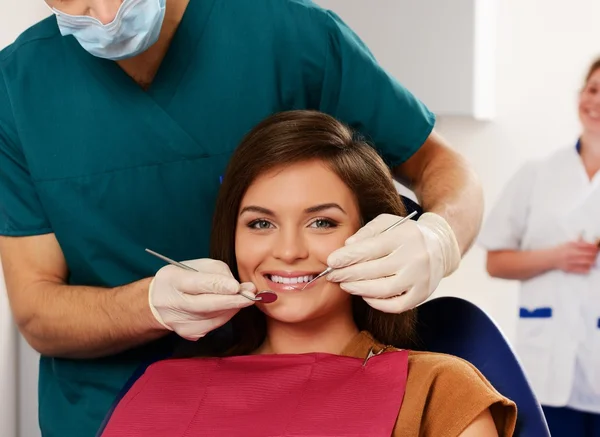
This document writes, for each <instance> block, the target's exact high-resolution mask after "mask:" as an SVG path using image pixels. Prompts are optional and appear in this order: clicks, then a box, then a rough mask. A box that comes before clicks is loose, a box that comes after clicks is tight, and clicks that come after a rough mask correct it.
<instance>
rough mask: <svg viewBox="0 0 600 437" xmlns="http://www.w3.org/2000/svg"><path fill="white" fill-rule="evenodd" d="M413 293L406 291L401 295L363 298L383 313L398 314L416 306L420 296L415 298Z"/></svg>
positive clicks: (419, 301) (420, 300)
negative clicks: (383, 297) (385, 297)
mask: <svg viewBox="0 0 600 437" xmlns="http://www.w3.org/2000/svg"><path fill="white" fill-rule="evenodd" d="M414 294H415V293H412V292H406V293H404V294H403V295H401V296H394V297H391V298H388V299H372V298H365V299H364V300H365V302H366V303H367V304H368V305H369V306H370V307H372V308H374V309H376V310H379V311H381V312H384V313H390V314H400V313H403V312H405V311H408V310H412V309H413V308H415V307H417V306H418V305H419V304H420V303H421V302H422V299H421V298H416V297H415V296H414Z"/></svg>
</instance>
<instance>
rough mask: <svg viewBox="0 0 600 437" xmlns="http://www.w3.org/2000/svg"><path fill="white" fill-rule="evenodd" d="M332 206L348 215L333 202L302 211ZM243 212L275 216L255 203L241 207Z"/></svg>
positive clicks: (309, 211)
mask: <svg viewBox="0 0 600 437" xmlns="http://www.w3.org/2000/svg"><path fill="white" fill-rule="evenodd" d="M332 208H335V209H339V210H340V211H341V212H343V213H344V214H346V215H348V214H347V213H346V211H344V208H342V207H341V206H340V205H338V204H337V203H333V202H332V203H322V204H320V205H315V206H311V207H310V208H306V209H305V210H304V212H305V213H306V214H314V213H315V212H321V211H325V210H327V209H332ZM245 212H254V213H258V214H264V215H268V216H271V217H275V216H276V215H277V214H275V213H274V212H273V211H271V210H270V209H267V208H264V207H262V206H257V205H248V206H245V207H243V208H242V209H241V210H240V215H242V214H244V213H245Z"/></svg>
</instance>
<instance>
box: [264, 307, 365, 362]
mask: <svg viewBox="0 0 600 437" xmlns="http://www.w3.org/2000/svg"><path fill="white" fill-rule="evenodd" d="M356 334H358V328H357V327H356V324H355V323H354V320H353V318H352V314H351V312H350V313H345V314H340V315H338V316H333V317H332V316H327V317H326V318H322V319H315V320H311V321H309V322H303V323H283V322H280V321H278V320H274V319H271V318H268V317H267V337H266V339H265V341H264V343H263V344H262V345H261V346H260V347H259V348H258V350H257V351H256V352H255V353H257V354H304V353H311V352H323V353H330V354H339V353H341V352H342V350H343V349H344V347H346V345H347V344H348V343H349V342H350V341H351V340H352V338H353V337H354V336H355V335H356Z"/></svg>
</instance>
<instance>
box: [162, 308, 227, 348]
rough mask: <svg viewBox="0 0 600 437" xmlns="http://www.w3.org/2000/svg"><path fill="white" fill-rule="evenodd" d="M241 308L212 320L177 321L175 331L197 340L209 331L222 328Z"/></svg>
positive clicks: (188, 338)
mask: <svg viewBox="0 0 600 437" xmlns="http://www.w3.org/2000/svg"><path fill="white" fill-rule="evenodd" d="M238 311H239V310H229V311H225V312H223V313H221V314H220V315H219V316H217V317H214V318H212V319H210V320H200V321H197V320H185V321H181V322H179V323H176V324H175V326H174V331H175V332H176V333H177V335H179V336H180V337H182V338H185V339H186V340H189V341H197V340H199V339H200V338H202V337H204V336H205V335H206V334H208V333H209V332H211V331H213V330H215V329H217V328H220V327H221V326H223V325H224V324H225V323H227V322H228V321H229V320H231V318H232V317H233V316H235V315H236V314H237V312H238Z"/></svg>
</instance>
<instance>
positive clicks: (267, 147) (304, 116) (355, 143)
mask: <svg viewBox="0 0 600 437" xmlns="http://www.w3.org/2000/svg"><path fill="white" fill-rule="evenodd" d="M309 160H320V161H322V162H324V163H325V164H326V165H327V166H328V167H329V168H330V169H331V170H332V171H333V172H335V173H336V174H337V176H338V177H339V178H340V179H341V180H342V181H343V182H344V183H345V184H346V185H347V186H348V187H349V188H350V190H352V192H353V193H354V194H355V195H356V198H357V200H358V204H359V205H358V206H359V211H360V214H361V219H362V222H363V223H366V222H368V221H370V220H372V219H374V218H375V217H376V216H378V215H379V214H382V213H389V214H395V215H405V208H404V205H403V204H402V201H401V199H400V196H399V194H398V192H397V190H396V188H395V186H394V183H393V179H392V175H391V172H390V170H389V168H388V167H387V166H386V165H385V163H384V161H383V160H382V159H381V157H380V156H379V155H378V154H377V153H376V151H375V150H374V149H373V148H372V147H371V146H369V145H368V144H367V143H366V142H365V141H363V140H362V139H361V138H359V137H358V136H357V135H356V134H355V133H354V132H353V131H352V130H351V129H350V128H349V127H347V126H345V125H344V124H342V123H340V122H339V121H337V120H336V119H334V118H333V117H330V116H329V115H326V114H323V113H320V112H316V111H288V112H282V113H278V114H275V115H272V116H271V117H269V118H267V119H266V120H264V121H263V122H261V123H260V124H259V125H257V126H256V127H255V128H254V129H253V130H252V131H251V132H250V133H248V134H247V135H246V136H245V138H244V139H243V140H242V142H241V144H240V146H239V147H238V148H237V150H236V151H235V153H234V154H233V156H232V158H231V161H230V163H229V166H228V168H227V171H226V173H225V175H224V178H223V184H222V186H221V189H220V192H219V196H218V199H217V204H216V210H215V215H214V221H213V232H212V237H211V245H210V254H211V257H212V258H213V259H217V260H221V261H223V262H225V263H226V264H227V265H228V266H229V267H230V269H231V271H232V272H233V274H234V276H235V277H236V278H237V279H239V276H238V272H237V263H236V254H235V231H236V224H237V220H238V214H239V208H240V204H241V202H242V199H243V197H244V194H245V193H246V191H247V190H248V188H249V187H250V185H251V184H252V183H253V181H255V180H256V178H257V177H259V176H260V175H261V174H264V173H266V172H268V171H270V170H272V169H274V168H277V169H279V168H283V169H285V167H286V166H290V165H293V164H296V163H299V162H305V161H309ZM284 171H285V170H284ZM352 307H353V315H354V320H355V322H356V324H357V326H358V328H359V329H360V330H367V331H369V332H370V333H371V334H373V336H374V337H375V338H376V339H378V340H379V341H381V342H383V343H385V344H389V345H394V346H397V347H407V345H408V344H409V343H410V342H411V341H412V336H413V330H414V324H415V312H414V310H413V311H407V312H404V313H402V314H387V313H383V312H380V311H377V310H375V309H373V308H372V307H370V306H369V305H367V304H366V303H365V301H364V300H363V299H362V298H360V297H357V296H353V302H352ZM232 326H233V331H234V343H233V347H232V348H230V349H229V350H228V351H227V353H226V354H227V355H243V354H248V353H251V352H252V351H254V350H255V349H257V348H258V347H259V346H260V345H261V344H262V342H263V341H264V339H265V335H266V322H265V315H264V314H263V313H262V312H260V311H259V310H258V309H257V308H256V307H254V306H252V307H248V308H245V309H243V310H241V311H240V312H239V313H238V314H237V315H236V316H235V317H234V318H233V320H232ZM209 349H211V350H212V351H213V352H212V354H214V350H215V348H212V347H210V348H209Z"/></svg>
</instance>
